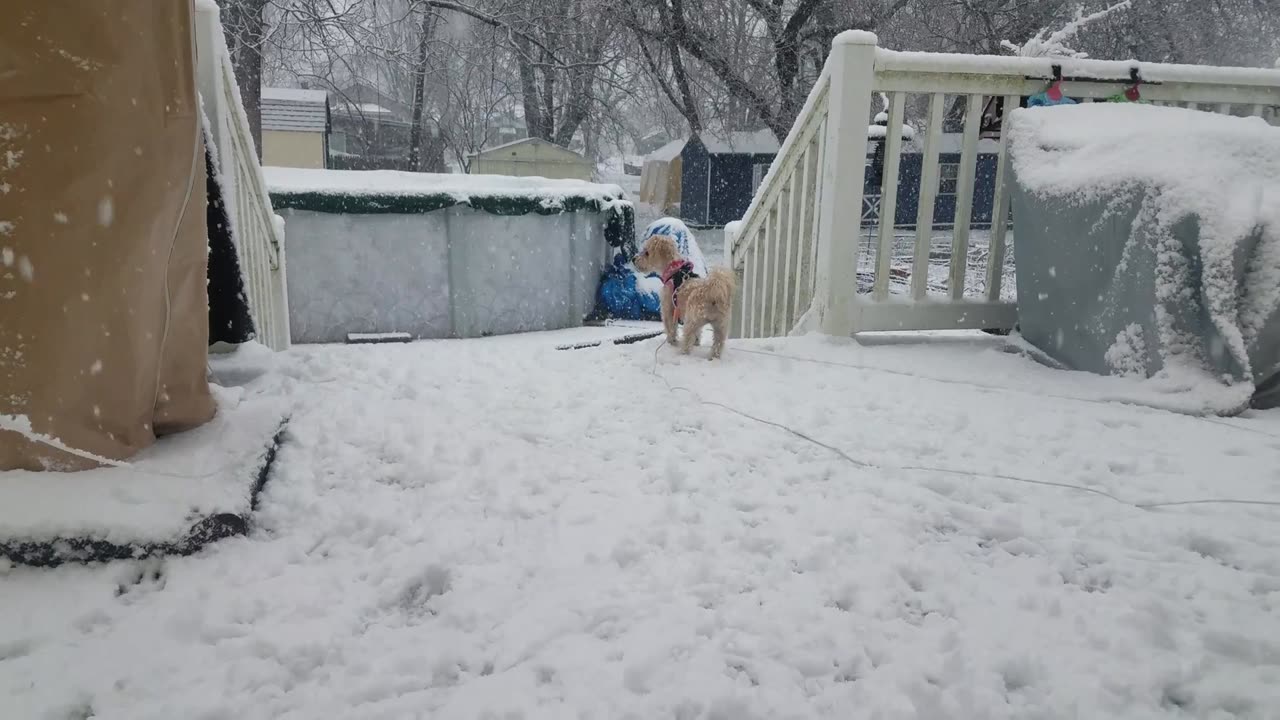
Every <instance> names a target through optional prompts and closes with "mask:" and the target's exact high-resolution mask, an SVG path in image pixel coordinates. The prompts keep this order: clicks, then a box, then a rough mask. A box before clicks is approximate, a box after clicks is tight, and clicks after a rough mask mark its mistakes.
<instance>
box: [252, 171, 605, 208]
mask: <svg viewBox="0 0 1280 720" xmlns="http://www.w3.org/2000/svg"><path fill="white" fill-rule="evenodd" d="M262 172H263V174H264V176H265V177H266V180H267V190H268V191H269V192H273V193H277V192H279V193H303V192H316V193H331V194H334V195H352V196H360V195H429V194H435V193H450V194H452V195H454V197H456V198H457V199H458V200H459V201H465V200H466V198H468V197H470V196H471V195H483V196H486V197H494V196H504V195H507V196H511V197H529V196H530V195H534V196H542V197H546V198H548V199H552V200H554V199H560V198H564V197H569V196H573V197H586V198H589V199H595V200H600V201H602V202H604V201H609V200H614V199H617V198H620V197H622V194H623V193H622V188H620V187H618V186H617V185H608V184H602V183H592V182H586V181H585V180H549V179H547V178H543V177H508V176H505V175H460V174H445V173H413V172H400V171H398V170H318V169H311V168H284V167H264V168H263V169H262Z"/></svg>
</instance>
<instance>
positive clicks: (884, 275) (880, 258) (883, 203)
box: [871, 92, 906, 301]
mask: <svg viewBox="0 0 1280 720" xmlns="http://www.w3.org/2000/svg"><path fill="white" fill-rule="evenodd" d="M905 101H906V93H900V92H897V93H894V94H893V96H892V97H891V98H890V100H889V122H888V125H887V126H886V127H885V138H884V177H883V179H882V180H883V182H882V183H881V189H880V238H879V239H880V243H879V247H878V248H877V250H876V275H875V284H874V285H873V286H872V291H871V292H872V297H873V298H875V299H876V300H877V301H883V300H887V299H888V298H889V272H890V269H891V268H892V266H893V242H894V229H895V228H894V226H895V224H896V221H897V218H898V214H897V213H898V168H899V165H901V162H902V109H903V103H904V102H905Z"/></svg>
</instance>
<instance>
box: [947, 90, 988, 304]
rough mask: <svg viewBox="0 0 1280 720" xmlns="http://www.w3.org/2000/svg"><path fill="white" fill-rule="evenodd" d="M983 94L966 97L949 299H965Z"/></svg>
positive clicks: (952, 240) (957, 184)
mask: <svg viewBox="0 0 1280 720" xmlns="http://www.w3.org/2000/svg"><path fill="white" fill-rule="evenodd" d="M982 99H983V98H982V96H981V95H970V96H968V97H967V98H966V100H967V103H968V105H967V107H966V110H965V115H964V142H963V144H962V146H961V147H962V149H961V151H960V167H959V168H958V170H957V172H958V173H959V176H958V177H957V179H956V216H955V228H954V229H953V231H952V232H953V235H952V239H951V275H950V280H949V281H948V283H947V289H948V291H949V292H950V293H951V299H952V300H960V299H963V298H964V283H965V276H966V274H967V273H968V270H969V222H970V220H971V219H972V217H973V186H974V181H975V177H974V176H975V174H976V172H977V167H978V130H979V126H980V125H981V123H982Z"/></svg>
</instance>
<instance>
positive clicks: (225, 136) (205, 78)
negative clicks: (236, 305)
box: [195, 2, 289, 350]
mask: <svg viewBox="0 0 1280 720" xmlns="http://www.w3.org/2000/svg"><path fill="white" fill-rule="evenodd" d="M195 29H196V82H197V86H198V88H199V91H200V97H201V100H202V104H203V107H204V112H205V114H206V116H207V117H208V119H209V123H210V126H211V127H210V137H211V139H212V143H213V145H214V148H213V149H214V150H215V152H214V153H213V154H214V156H215V157H216V159H217V162H218V164H219V169H220V180H221V184H222V195H223V198H224V199H225V201H226V206H227V215H228V218H229V219H230V221H231V231H232V237H234V238H235V244H236V250H237V253H238V254H239V256H240V268H241V271H242V272H243V274H244V279H245V294H246V295H247V296H248V301H249V310H250V312H251V313H252V315H253V322H254V326H255V327H256V328H257V333H258V335H257V337H258V341H259V342H261V343H262V344H264V345H266V346H267V347H270V348H271V349H273V350H285V349H287V348H288V347H289V303H288V290H287V285H286V278H285V253H284V228H283V227H282V226H281V224H280V223H279V221H278V216H277V215H276V214H275V211H274V210H273V209H272V207H271V199H270V197H269V196H268V195H267V190H266V181H265V180H264V179H263V176H262V166H261V165H260V164H259V163H258V154H257V151H256V148H255V146H254V143H253V135H252V134H251V133H250V131H249V121H248V118H247V117H246V116H245V112H244V103H243V102H242V101H241V98H240V89H239V88H238V87H237V85H236V80H235V74H234V72H233V70H232V67H231V56H230V53H229V52H228V51H227V44H226V40H225V39H224V37H223V34H222V21H221V20H220V19H219V17H218V6H217V5H216V4H215V3H213V2H197V3H196V15H195Z"/></svg>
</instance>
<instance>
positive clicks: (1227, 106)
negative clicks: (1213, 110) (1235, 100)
mask: <svg viewBox="0 0 1280 720" xmlns="http://www.w3.org/2000/svg"><path fill="white" fill-rule="evenodd" d="M1218 114H1219V115H1230V114H1231V103H1225V102H1224V103H1218Z"/></svg>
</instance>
